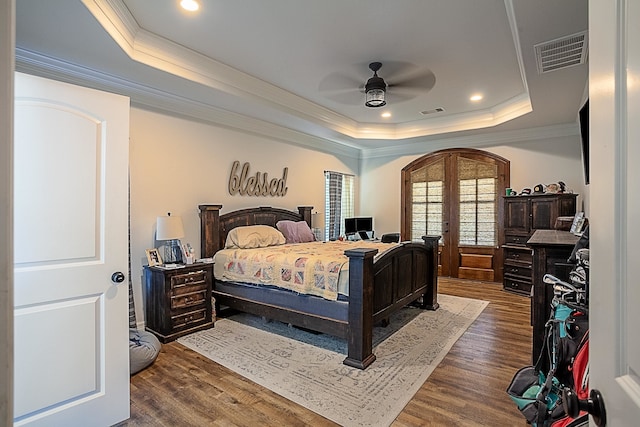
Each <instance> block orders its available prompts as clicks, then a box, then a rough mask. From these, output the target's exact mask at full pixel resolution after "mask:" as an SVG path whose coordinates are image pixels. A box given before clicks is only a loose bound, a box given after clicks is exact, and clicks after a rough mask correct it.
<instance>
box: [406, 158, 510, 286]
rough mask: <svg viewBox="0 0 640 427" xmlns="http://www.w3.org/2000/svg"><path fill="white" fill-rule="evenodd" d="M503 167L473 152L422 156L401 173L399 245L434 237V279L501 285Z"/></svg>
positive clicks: (503, 161)
mask: <svg viewBox="0 0 640 427" xmlns="http://www.w3.org/2000/svg"><path fill="white" fill-rule="evenodd" d="M508 186H509V161H508V160H506V159H504V158H502V157H500V156H497V155H495V154H492V153H488V152H485V151H481V150H475V149H450V150H441V151H436V152H434V153H431V154H427V155H425V156H423V157H420V158H419V159H416V160H415V161H413V162H412V163H410V164H408V165H407V166H405V167H404V168H403V169H402V190H401V193H402V225H401V233H402V239H403V240H409V239H420V237H421V236H422V235H424V234H428V235H440V236H442V238H441V240H440V259H439V274H440V275H442V276H450V277H459V278H467V279H476V280H488V281H501V280H502V252H501V250H500V245H501V243H502V241H501V240H502V237H501V235H502V233H501V230H502V227H501V224H502V222H503V216H504V212H503V204H502V198H501V196H502V195H503V194H504V191H505V188H507V187H508Z"/></svg>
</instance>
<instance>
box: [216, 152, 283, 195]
mask: <svg viewBox="0 0 640 427" xmlns="http://www.w3.org/2000/svg"><path fill="white" fill-rule="evenodd" d="M239 168H240V162H239V161H237V160H236V161H234V162H233V165H232V166H231V174H230V175H229V194H231V195H232V196H233V195H235V194H237V193H239V194H240V195H241V196H284V195H285V194H287V189H288V188H287V174H288V173H289V168H283V169H282V178H280V179H278V178H273V179H271V180H269V176H268V174H267V173H266V172H256V173H255V175H252V176H249V162H245V163H244V164H243V165H242V169H241V170H240V171H239V172H240V173H238V169H239Z"/></svg>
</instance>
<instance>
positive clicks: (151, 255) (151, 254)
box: [146, 248, 162, 267]
mask: <svg viewBox="0 0 640 427" xmlns="http://www.w3.org/2000/svg"><path fill="white" fill-rule="evenodd" d="M146 252H147V261H148V262H149V265H150V266H151V267H153V266H154V265H162V258H160V252H158V250H157V249H155V248H154V249H147V251H146Z"/></svg>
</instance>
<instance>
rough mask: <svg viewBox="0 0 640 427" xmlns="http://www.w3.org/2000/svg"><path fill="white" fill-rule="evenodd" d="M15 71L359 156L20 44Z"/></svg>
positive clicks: (329, 142) (144, 105)
mask: <svg viewBox="0 0 640 427" xmlns="http://www.w3.org/2000/svg"><path fill="white" fill-rule="evenodd" d="M16 71H20V72H25V73H29V74H34V75H39V76H42V77H47V78H50V79H54V80H59V81H63V82H67V83H71V84H75V85H79V86H85V87H90V88H93V89H99V90H104V91H108V92H113V93H117V94H120V95H124V96H128V97H129V98H130V99H131V104H132V105H133V106H135V107H141V108H144V109H149V110H153V111H158V112H163V113H166V114H170V115H173V116H179V117H185V118H189V119H195V120H197V121H200V122H204V123H209V124H213V125H216V126H219V127H225V128H228V129H233V130H237V131H242V132H245V133H250V134H254V135H258V136H261V137H266V138H270V139H273V140H276V141H278V142H284V143H287V144H291V145H296V146H300V147H304V148H308V149H312V150H315V151H321V152H325V153H329V154H335V155H338V156H344V157H349V158H354V159H357V158H359V156H360V150H359V149H358V148H355V147H353V146H350V145H347V144H344V143H341V142H339V141H332V140H329V139H326V138H320V137H316V136H313V135H309V134H306V133H303V132H300V131H297V130H294V129H290V128H287V127H284V126H279V125H276V124H273V123H269V122H266V121H264V120H259V119H255V118H252V117H248V116H245V115H242V114H238V113H234V112H231V111H228V110H224V109H221V108H218V107H215V106H211V105H208V104H205V103H201V102H196V101H193V100H191V99H187V98H184V97H180V96H177V95H174V94H172V93H168V92H164V91H161V90H158V89H155V88H152V87H148V86H145V85H141V84H138V83H134V82H131V81H128V80H124V79H121V78H119V77H115V76H111V75H108V74H105V73H101V72H99V71H95V70H91V69H89V68H85V67H82V66H78V65H75V64H71V63H69V62H64V61H60V60H58V59H54V58H50V57H47V56H43V55H40V54H37V53H34V52H30V51H27V50H24V49H20V48H17V49H16Z"/></svg>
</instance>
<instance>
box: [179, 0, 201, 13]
mask: <svg viewBox="0 0 640 427" xmlns="http://www.w3.org/2000/svg"><path fill="white" fill-rule="evenodd" d="M180 6H182V8H183V9H184V10H188V11H189V12H195V11H196V10H198V9H200V5H199V4H198V2H197V1H196V0H182V1H181V2H180Z"/></svg>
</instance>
